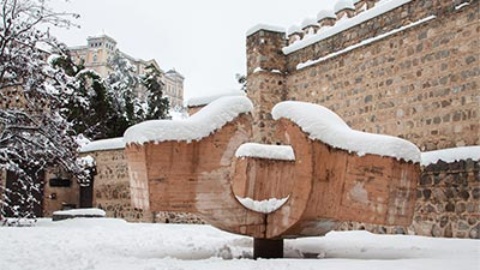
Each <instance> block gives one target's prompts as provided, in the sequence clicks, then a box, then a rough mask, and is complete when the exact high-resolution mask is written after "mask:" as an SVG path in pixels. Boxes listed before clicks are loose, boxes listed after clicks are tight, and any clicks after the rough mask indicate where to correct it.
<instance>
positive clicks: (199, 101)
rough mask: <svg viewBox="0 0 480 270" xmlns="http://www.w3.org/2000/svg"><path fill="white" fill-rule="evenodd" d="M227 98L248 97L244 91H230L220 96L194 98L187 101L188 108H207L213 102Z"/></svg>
mask: <svg viewBox="0 0 480 270" xmlns="http://www.w3.org/2000/svg"><path fill="white" fill-rule="evenodd" d="M227 96H246V93H245V92H244V91H240V90H235V91H229V92H225V93H221V94H218V95H211V96H202V97H194V98H190V99H188V100H187V103H186V106H187V107H200V106H205V105H207V104H209V103H210V102H212V101H215V100H217V99H219V98H222V97H227Z"/></svg>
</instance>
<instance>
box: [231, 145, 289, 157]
mask: <svg viewBox="0 0 480 270" xmlns="http://www.w3.org/2000/svg"><path fill="white" fill-rule="evenodd" d="M235 156H236V157H256V158H263V159H276V160H288V161H291V160H295V154H294V153H293V148H292V147H291V146H290V145H268V144H259V143H245V144H242V145H240V147H239V148H238V149H237V151H236V152H235Z"/></svg>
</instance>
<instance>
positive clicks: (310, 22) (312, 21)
mask: <svg viewBox="0 0 480 270" xmlns="http://www.w3.org/2000/svg"><path fill="white" fill-rule="evenodd" d="M312 25H317V21H316V20H315V19H314V18H306V19H305V20H303V22H302V26H301V27H302V29H305V28H307V27H309V26H312Z"/></svg>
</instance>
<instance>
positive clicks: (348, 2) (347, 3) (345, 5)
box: [333, 0, 355, 13]
mask: <svg viewBox="0 0 480 270" xmlns="http://www.w3.org/2000/svg"><path fill="white" fill-rule="evenodd" d="M344 9H353V10H355V6H354V5H353V2H352V0H339V1H338V2H337V3H336V4H335V7H334V8H333V10H334V12H335V13H337V12H339V11H342V10H344Z"/></svg>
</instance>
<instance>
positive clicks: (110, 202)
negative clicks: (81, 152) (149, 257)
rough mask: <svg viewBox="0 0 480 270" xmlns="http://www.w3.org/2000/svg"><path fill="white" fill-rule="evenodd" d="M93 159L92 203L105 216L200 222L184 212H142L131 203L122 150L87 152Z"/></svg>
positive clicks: (170, 221)
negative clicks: (95, 172) (94, 167)
mask: <svg viewBox="0 0 480 270" xmlns="http://www.w3.org/2000/svg"><path fill="white" fill-rule="evenodd" d="M86 154H88V155H91V156H92V157H93V158H95V161H96V164H97V175H96V176H95V179H94V202H93V206H94V207H97V208H101V209H103V210H104V211H105V212H106V214H107V217H118V218H123V219H125V220H127V221H131V222H169V223H202V222H203V221H201V220H200V219H198V218H197V217H195V216H193V215H190V214H185V213H171V212H159V213H152V212H144V211H142V210H141V209H136V208H134V207H132V205H131V196H130V183H129V172H128V166H127V161H126V159H125V153H124V150H123V149H119V150H109V151H96V152H91V153H86Z"/></svg>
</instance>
